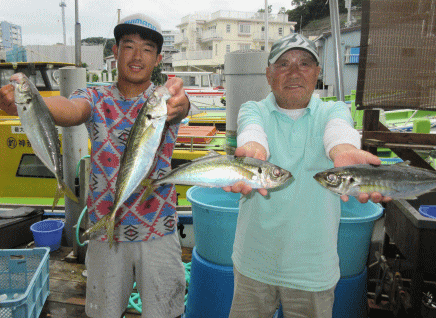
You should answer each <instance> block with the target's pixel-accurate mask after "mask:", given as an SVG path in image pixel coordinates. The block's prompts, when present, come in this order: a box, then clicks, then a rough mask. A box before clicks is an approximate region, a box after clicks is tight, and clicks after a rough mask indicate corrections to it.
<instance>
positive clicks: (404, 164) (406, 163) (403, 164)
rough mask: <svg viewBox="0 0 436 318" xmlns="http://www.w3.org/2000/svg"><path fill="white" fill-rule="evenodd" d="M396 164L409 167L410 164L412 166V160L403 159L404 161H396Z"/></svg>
mask: <svg viewBox="0 0 436 318" xmlns="http://www.w3.org/2000/svg"><path fill="white" fill-rule="evenodd" d="M394 165H395V166H400V167H401V166H406V167H408V166H410V160H406V161H402V162H397V163H395V164H394Z"/></svg>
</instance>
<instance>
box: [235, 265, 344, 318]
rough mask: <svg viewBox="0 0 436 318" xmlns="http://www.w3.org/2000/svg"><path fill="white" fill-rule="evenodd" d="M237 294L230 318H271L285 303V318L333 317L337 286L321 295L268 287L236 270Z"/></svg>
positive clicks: (322, 292) (319, 293)
mask: <svg viewBox="0 0 436 318" xmlns="http://www.w3.org/2000/svg"><path fill="white" fill-rule="evenodd" d="M233 271H234V276H235V293H234V295H233V302H232V308H231V310H230V316H229V318H270V317H273V316H274V313H275V312H276V310H277V308H278V307H279V305H280V302H281V304H282V308H283V316H284V318H292V317H306V318H331V317H332V312H333V302H334V298H335V287H336V286H335V287H333V288H331V289H328V290H326V291H321V292H308V291H304V290H298V289H291V288H285V287H280V286H273V285H268V284H265V283H261V282H259V281H256V280H253V279H251V278H249V277H247V276H244V275H242V274H241V273H239V272H238V271H237V270H236V268H235V267H233Z"/></svg>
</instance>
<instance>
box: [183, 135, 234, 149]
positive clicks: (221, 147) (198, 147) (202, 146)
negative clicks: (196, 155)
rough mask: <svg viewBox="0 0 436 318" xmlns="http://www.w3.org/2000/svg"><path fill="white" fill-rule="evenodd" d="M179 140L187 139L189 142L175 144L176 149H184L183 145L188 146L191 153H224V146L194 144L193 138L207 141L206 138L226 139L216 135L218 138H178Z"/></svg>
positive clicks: (213, 137) (214, 137)
mask: <svg viewBox="0 0 436 318" xmlns="http://www.w3.org/2000/svg"><path fill="white" fill-rule="evenodd" d="M178 137H181V138H189V139H190V141H189V142H176V149H186V146H185V145H188V147H189V151H190V152H193V151H198V150H204V151H209V150H217V151H225V150H226V149H225V147H224V146H225V144H223V145H221V144H218V145H216V144H212V145H211V144H208V143H194V139H195V138H202V139H208V138H212V139H224V138H226V137H225V135H222V136H221V135H218V136H204V135H203V136H178ZM194 147H195V148H194Z"/></svg>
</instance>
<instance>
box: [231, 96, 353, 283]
mask: <svg viewBox="0 0 436 318" xmlns="http://www.w3.org/2000/svg"><path fill="white" fill-rule="evenodd" d="M334 118H340V119H343V120H346V121H347V122H350V124H353V121H352V118H351V115H350V111H349V110H348V108H347V106H346V105H345V104H344V103H342V102H322V101H321V100H320V99H319V98H314V97H312V99H311V101H310V103H309V105H308V107H307V108H306V111H305V112H304V115H303V116H301V117H300V118H298V119H297V120H296V121H294V120H293V119H292V118H290V117H289V116H287V115H286V114H283V113H281V112H279V111H278V110H277V105H276V101H275V98H274V95H273V94H272V93H270V94H269V95H268V96H267V98H266V99H264V100H262V101H260V102H247V103H245V104H243V105H242V106H241V109H240V111H239V116H238V132H241V131H242V130H243V129H244V127H246V126H247V125H249V124H258V125H260V126H262V127H263V129H264V131H265V133H266V135H267V137H268V146H269V150H270V153H271V155H270V158H269V160H268V161H269V162H271V163H274V164H276V165H278V166H280V167H282V168H284V169H287V170H289V171H290V172H291V173H292V175H293V177H294V179H293V181H292V183H290V184H288V185H287V186H286V187H283V188H279V189H277V190H270V191H268V192H269V196H268V197H263V196H261V195H260V194H259V193H258V192H257V191H253V192H252V193H250V194H249V196H248V198H247V199H242V200H241V203H240V208H239V215H238V223H237V229H236V237H235V243H234V247H233V255H232V259H233V264H234V265H235V266H236V268H237V270H238V271H239V272H240V273H242V274H243V275H245V276H248V277H250V278H252V279H255V280H258V281H261V282H264V283H267V284H271V285H278V286H284V287H288V288H295V289H302V290H307V291H322V290H326V289H329V288H332V287H333V286H334V285H335V284H336V283H337V282H338V280H339V277H340V273H339V258H338V254H337V240H338V228H339V221H340V216H341V209H340V198H339V197H338V196H337V195H335V194H333V193H332V192H330V191H328V190H326V189H324V188H323V187H322V186H321V185H319V184H318V183H317V182H316V181H315V179H313V176H314V175H315V174H316V173H317V172H319V171H322V170H326V169H329V168H332V167H333V162H332V161H331V160H330V159H329V158H328V157H327V156H326V154H325V149H324V142H323V136H324V129H325V126H326V124H327V122H328V121H329V120H331V119H334Z"/></svg>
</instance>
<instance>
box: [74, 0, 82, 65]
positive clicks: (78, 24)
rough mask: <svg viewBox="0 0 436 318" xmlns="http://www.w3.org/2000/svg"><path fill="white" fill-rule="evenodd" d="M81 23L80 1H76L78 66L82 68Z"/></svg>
mask: <svg viewBox="0 0 436 318" xmlns="http://www.w3.org/2000/svg"><path fill="white" fill-rule="evenodd" d="M80 32H81V30H80V23H79V0H76V25H75V35H76V66H77V67H82V39H81V34H80Z"/></svg>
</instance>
